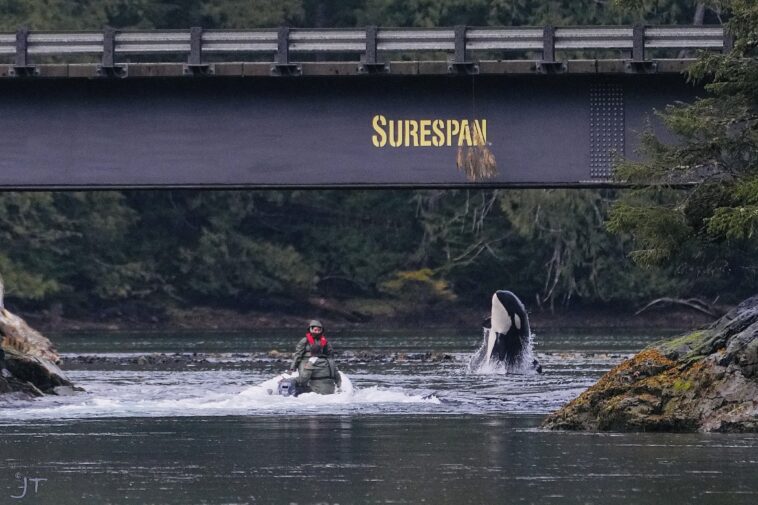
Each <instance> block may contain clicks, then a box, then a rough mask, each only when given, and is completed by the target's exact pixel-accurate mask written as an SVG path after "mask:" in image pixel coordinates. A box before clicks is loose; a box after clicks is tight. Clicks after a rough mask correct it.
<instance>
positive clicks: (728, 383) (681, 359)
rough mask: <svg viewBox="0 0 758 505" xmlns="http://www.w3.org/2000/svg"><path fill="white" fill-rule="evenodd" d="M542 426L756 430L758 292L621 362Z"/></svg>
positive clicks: (586, 428)
mask: <svg viewBox="0 0 758 505" xmlns="http://www.w3.org/2000/svg"><path fill="white" fill-rule="evenodd" d="M543 427H545V428H548V429H566V430H593V431H595V430H600V431H719V432H758V296H754V297H752V298H749V299H748V300H745V301H744V302H742V303H741V304H740V305H739V306H737V307H736V308H735V309H733V310H732V311H730V312H729V313H728V314H726V315H725V316H724V317H722V318H721V319H719V320H718V321H716V322H715V323H714V324H713V325H711V326H710V327H709V328H708V329H706V330H701V331H695V332H693V333H690V334H687V335H684V336H681V337H678V338H675V339H673V340H667V341H664V342H659V343H657V344H654V345H652V346H650V347H648V348H647V349H645V350H643V351H642V352H641V353H639V354H637V355H636V356H635V357H633V358H632V359H630V360H627V361H625V362H623V363H621V364H620V365H618V366H617V367H616V368H614V369H613V370H611V371H610V372H608V373H607V374H605V375H604V376H603V377H602V378H601V379H600V380H599V381H598V382H597V383H596V384H595V385H594V386H592V387H590V388H589V389H588V390H587V391H585V392H584V393H582V394H581V395H580V396H579V397H578V398H576V399H575V400H573V401H571V402H570V403H569V404H567V405H566V406H564V407H563V408H561V409H560V410H558V411H557V412H554V413H553V414H551V415H549V416H548V417H547V418H546V419H545V421H544V423H543Z"/></svg>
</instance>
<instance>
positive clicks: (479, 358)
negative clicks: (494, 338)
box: [466, 328, 537, 375]
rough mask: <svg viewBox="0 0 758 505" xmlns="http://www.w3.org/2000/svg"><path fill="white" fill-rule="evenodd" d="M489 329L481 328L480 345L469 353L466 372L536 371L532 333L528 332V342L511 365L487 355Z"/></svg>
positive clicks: (476, 373)
mask: <svg viewBox="0 0 758 505" xmlns="http://www.w3.org/2000/svg"><path fill="white" fill-rule="evenodd" d="M491 331H492V330H491V329H489V328H483V329H482V337H483V341H482V345H480V346H479V349H477V350H476V352H474V354H472V355H471V359H470V360H469V362H468V365H467V366H466V373H468V374H475V375H497V374H500V375H506V374H521V375H526V374H536V373H537V372H536V371H535V369H534V362H535V359H534V333H529V342H528V343H527V345H526V347H525V348H524V350H523V352H522V353H521V356H520V358H519V360H518V361H517V362H516V363H514V364H512V365H506V363H505V362H502V361H498V360H496V359H492V358H490V357H489V354H488V350H489V349H488V345H487V343H488V341H489V335H490V332H491Z"/></svg>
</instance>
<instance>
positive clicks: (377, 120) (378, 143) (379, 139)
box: [371, 114, 387, 147]
mask: <svg viewBox="0 0 758 505" xmlns="http://www.w3.org/2000/svg"><path fill="white" fill-rule="evenodd" d="M371 124H372V125H373V127H374V131H375V132H376V133H377V134H376V135H372V136H371V141H372V142H373V143H374V146H375V147H384V146H385V145H386V144H387V133H386V132H385V131H384V128H383V127H384V126H386V125H387V118H386V117H384V116H381V115H378V114H377V115H376V116H374V120H373V121H372V122H371Z"/></svg>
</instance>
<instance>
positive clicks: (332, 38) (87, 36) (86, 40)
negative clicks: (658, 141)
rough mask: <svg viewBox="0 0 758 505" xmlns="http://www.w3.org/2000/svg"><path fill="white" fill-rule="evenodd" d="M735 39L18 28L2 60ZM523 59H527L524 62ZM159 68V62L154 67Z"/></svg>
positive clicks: (645, 34)
mask: <svg viewBox="0 0 758 505" xmlns="http://www.w3.org/2000/svg"><path fill="white" fill-rule="evenodd" d="M731 45H732V43H731V39H730V37H729V36H728V35H727V34H726V33H725V32H724V29H723V28H722V27H720V26H643V25H635V26H585V27H552V26H545V27H516V28H513V27H488V28H478V27H466V26H457V27H452V28H434V29H418V28H377V27H368V28H365V29H299V28H292V29H290V28H286V27H283V28H278V29H258V30H203V29H202V28H197V27H195V28H191V29H189V30H182V31H169V30H154V31H117V30H114V29H111V28H106V29H105V30H104V31H102V32H37V31H29V30H27V29H20V30H18V31H17V32H16V33H0V55H10V56H12V57H13V59H14V65H13V66H14V68H16V69H17V71H18V72H17V75H19V74H20V73H22V72H23V71H24V69H30V68H33V60H34V59H35V57H39V56H44V57H58V59H59V60H63V61H65V58H66V57H68V56H71V55H90V56H91V55H98V56H100V60H101V64H102V67H103V68H106V69H108V68H114V67H115V66H116V63H117V62H119V61H123V58H124V57H128V58H129V60H130V62H135V57H138V56H147V55H166V56H168V55H174V57H173V59H167V60H166V61H170V62H176V61H177V60H176V55H182V59H183V58H184V55H186V61H183V62H186V64H188V65H189V66H196V67H202V66H204V65H207V61H208V60H207V59H206V58H205V56H206V55H222V56H226V57H234V56H237V55H240V56H243V57H244V55H271V58H272V59H271V60H270V61H271V62H272V63H273V64H274V65H275V67H276V69H277V70H279V71H281V72H286V70H287V69H288V68H289V67H292V66H295V65H294V62H297V61H298V60H297V58H298V56H299V55H308V54H310V55H315V54H320V55H330V54H331V55H349V54H355V55H358V56H359V58H357V59H359V60H360V61H361V63H362V64H363V65H364V67H365V69H366V70H367V71H370V70H372V69H374V70H381V69H382V68H383V66H384V63H383V59H384V57H385V56H387V55H389V54H392V55H393V56H397V55H403V54H408V53H413V54H415V53H419V52H435V53H440V52H445V53H449V54H450V57H449V60H450V63H451V67H450V69H451V70H467V71H470V70H471V69H472V66H474V63H473V62H474V61H475V58H476V56H477V54H480V55H481V54H482V53H483V52H489V53H492V52H504V53H508V52H520V53H537V54H540V55H541V60H539V61H540V64H542V65H545V66H546V67H549V66H551V65H558V66H559V65H560V63H559V62H558V61H557V59H556V52H557V51H583V52H603V51H608V50H620V51H625V52H628V54H629V56H630V61H631V62H633V63H637V64H639V65H643V66H644V65H645V64H646V63H647V62H649V61H650V59H649V58H648V57H647V51H648V50H650V49H681V50H698V49H700V50H716V51H727V50H729V49H730V48H731ZM521 59H524V57H523V56H522V58H521ZM151 61H154V58H153V60H151Z"/></svg>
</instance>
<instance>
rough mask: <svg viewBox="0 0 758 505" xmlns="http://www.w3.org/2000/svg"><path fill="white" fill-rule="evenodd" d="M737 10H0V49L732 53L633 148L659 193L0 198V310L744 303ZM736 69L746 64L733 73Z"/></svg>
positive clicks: (743, 134)
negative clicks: (159, 42) (660, 32)
mask: <svg viewBox="0 0 758 505" xmlns="http://www.w3.org/2000/svg"><path fill="white" fill-rule="evenodd" d="M753 3H754V2H751V1H749V0H743V1H740V0H735V1H733V2H706V3H703V2H694V1H687V0H619V1H617V2H613V1H607V2H606V1H560V0H555V1H547V2H545V1H536V0H508V1H506V0H494V1H485V0H434V1H433V0H404V1H398V0H341V1H337V0H321V1H317V0H210V1H199V0H184V1H180V0H80V1H72V0H0V25H2V26H0V30H3V31H12V30H14V29H15V28H17V27H18V26H20V25H25V26H28V27H30V28H32V29H99V28H101V27H102V26H104V25H110V26H114V27H120V28H134V27H140V28H186V27H188V26H193V25H199V26H204V27H207V28H231V27H258V26H272V25H273V26H275V25H280V24H288V25H291V26H355V25H366V24H376V25H381V26H437V25H454V24H468V25H540V24H544V23H554V24H617V23H631V22H638V21H643V22H646V23H650V24H656V23H678V24H691V23H719V22H726V21H729V20H730V16H732V18H731V19H733V20H734V22H733V24H734V26H735V30H736V32H737V35H738V43H737V45H736V48H735V51H737V52H738V54H735V55H733V56H727V57H712V58H704V59H703V61H702V62H701V64H700V65H699V66H698V67H697V68H696V69H695V70H694V71H693V72H694V73H693V78H703V79H707V80H708V82H711V85H710V91H711V93H712V94H713V96H711V97H709V98H707V99H705V100H703V101H702V103H698V104H695V105H694V106H680V107H678V108H674V109H672V110H669V111H667V112H666V113H665V117H664V119H666V120H667V122H668V124H669V126H670V127H671V128H672V129H673V130H674V131H676V132H677V133H679V134H680V135H681V136H683V137H684V139H685V142H684V143H683V144H682V145H680V146H677V147H668V146H664V145H661V144H658V143H657V142H656V140H655V139H654V138H650V139H646V144H645V145H646V147H647V149H648V154H649V156H650V160H651V161H650V162H649V163H646V164H644V165H643V164H628V165H625V166H624V167H622V172H621V173H622V174H623V175H624V177H626V178H627V179H629V180H634V179H635V177H639V179H640V180H643V179H644V178H645V177H647V178H648V180H649V179H650V177H657V180H659V181H661V182H663V183H664V184H662V185H660V186H657V187H655V188H652V189H651V188H648V189H638V190H491V189H488V190H423V191H421V190H413V191H411V190H372V191H348V190H330V191H326V190H308V191H274V190H266V191H188V190H182V191H120V192H115V191H114V192H52V193H50V192H22V193H14V192H4V193H0V273H2V275H3V278H4V281H5V285H6V290H7V292H6V298H7V299H8V300H11V301H12V302H13V303H15V304H17V305H18V306H20V307H22V308H24V309H26V310H40V309H45V308H49V307H52V306H56V307H58V308H59V309H58V310H60V308H62V309H63V311H64V312H65V313H66V314H71V315H74V316H79V317H83V315H84V314H87V313H88V311H92V310H101V309H104V308H107V307H109V306H113V305H116V304H123V303H127V302H128V303H134V302H139V303H145V304H150V305H153V306H183V307H193V306H216V307H227V308H235V309H238V310H249V309H262V310H280V309H286V308H287V307H290V306H291V305H292V304H293V302H301V301H304V300H309V299H312V298H313V297H314V296H315V297H325V298H329V299H335V300H339V303H341V304H343V305H344V306H345V307H347V308H348V309H349V310H352V311H356V312H363V313H367V314H369V315H370V313H371V309H370V307H371V306H375V304H372V303H368V301H371V300H379V299H381V300H389V301H392V302H394V303H395V304H396V306H408V307H416V308H419V307H424V306H430V305H438V306H446V305H447V304H452V303H457V304H462V305H470V306H471V305H479V306H481V305H482V300H485V299H486V298H487V297H488V296H489V295H490V294H491V293H492V291H493V290H496V289H511V290H513V291H515V292H516V293H518V294H519V295H520V296H521V297H522V298H524V299H525V300H526V301H527V303H528V304H529V305H530V306H531V307H544V308H557V307H567V306H576V305H583V306H590V305H591V306H605V307H620V306H623V307H626V308H631V307H634V308H638V307H639V306H641V305H643V304H644V303H645V302H647V301H649V300H651V299H653V298H656V297H660V296H669V297H698V298H701V299H704V300H709V301H712V300H714V299H716V298H717V297H718V298H719V300H721V301H722V302H726V303H731V302H733V301H736V300H738V299H740V298H742V297H745V296H746V295H748V294H753V292H755V291H756V288H757V287H758V237H757V234H758V184H757V183H756V181H758V175H757V173H758V169H757V164H756V163H757V162H756V152H758V150H756V146H757V145H758V134H757V133H756V121H757V119H756V118H757V117H758V116H757V115H756V110H757V109H756V104H758V89H756V84H755V83H756V82H758V79H756V70H755V66H756V65H755V44H756V40H757V39H758V37H756V34H755V26H758V23H754V24H752V23H753V21H756V20H758V14H756V7H755V6H754V5H753ZM735 13H736V15H735ZM745 57H748V59H749V61H751V64H749V65H742V67H739V65H740V63H739V61H744V58H745ZM740 58H742V59H740ZM737 67H739V68H737ZM743 67H744V68H743ZM709 100H710V101H709ZM693 160H694V161H693ZM698 160H700V161H698ZM695 162H697V163H695ZM711 162H712V163H714V164H715V165H714V166H720V167H726V168H724V169H723V170H722V171H721V172H720V173H721V176H720V177H717V178H711V179H710V180H709V182H708V183H707V184H700V185H698V186H697V187H695V188H693V189H689V190H673V189H670V188H669V187H668V186H666V184H665V181H666V180H667V179H666V177H667V174H669V172H670V170H671V169H672V168H673V167H681V166H692V165H693V163H695V164H698V163H700V164H702V163H711Z"/></svg>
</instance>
